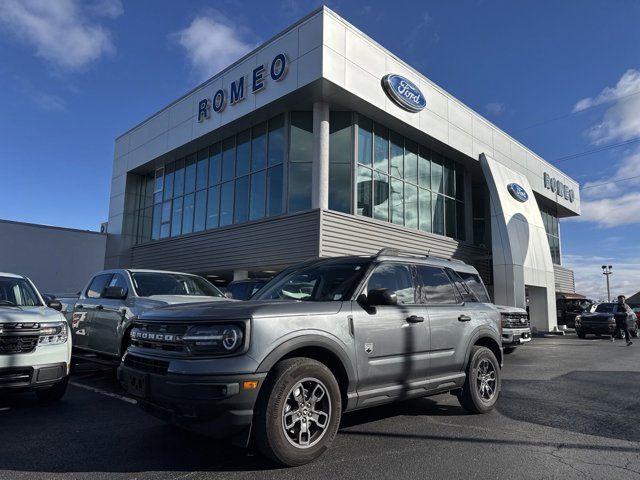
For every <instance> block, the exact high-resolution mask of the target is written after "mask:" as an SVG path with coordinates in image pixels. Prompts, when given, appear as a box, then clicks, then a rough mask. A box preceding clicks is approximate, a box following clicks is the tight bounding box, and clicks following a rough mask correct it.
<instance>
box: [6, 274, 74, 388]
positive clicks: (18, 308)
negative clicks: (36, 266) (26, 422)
mask: <svg viewBox="0 0 640 480" xmlns="http://www.w3.org/2000/svg"><path fill="white" fill-rule="evenodd" d="M61 308H62V305H60V302H57V301H56V300H55V299H49V300H48V303H47V302H45V300H44V299H43V298H42V295H40V293H39V292H38V289H37V288H36V287H35V285H34V284H33V283H32V282H31V280H29V279H28V278H27V277H24V276H22V275H14V274H11V273H0V394H1V393H2V392H6V391H34V392H35V393H36V395H37V396H38V398H39V399H40V400H42V401H54V400H59V399H60V398H62V396H63V395H64V393H65V391H66V389H67V383H68V379H69V377H68V375H69V365H70V362H71V338H70V332H69V327H68V325H67V322H66V320H65V318H64V316H63V315H62V314H61V313H60V311H59V310H60V309H61Z"/></svg>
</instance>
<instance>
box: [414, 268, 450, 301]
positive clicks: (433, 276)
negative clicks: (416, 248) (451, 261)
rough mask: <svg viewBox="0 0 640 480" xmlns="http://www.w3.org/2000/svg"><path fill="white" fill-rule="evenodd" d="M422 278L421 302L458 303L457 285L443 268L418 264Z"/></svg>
mask: <svg viewBox="0 0 640 480" xmlns="http://www.w3.org/2000/svg"><path fill="white" fill-rule="evenodd" d="M416 269H417V273H418V278H419V279H420V285H421V287H420V294H419V295H418V298H419V300H420V303H458V299H457V297H456V291H455V287H454V286H453V284H452V283H451V280H449V277H448V276H447V274H446V273H445V272H444V270H442V269H441V268H437V267H430V266H427V265H416Z"/></svg>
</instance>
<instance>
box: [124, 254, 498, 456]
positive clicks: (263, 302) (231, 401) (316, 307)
mask: <svg viewBox="0 0 640 480" xmlns="http://www.w3.org/2000/svg"><path fill="white" fill-rule="evenodd" d="M458 271H460V272H461V273H465V272H472V273H473V274H475V275H476V276H477V271H475V269H473V267H469V266H467V265H465V264H464V263H462V262H457V261H449V260H443V259H438V258H434V257H431V256H415V255H407V254H402V253H401V252H397V251H393V250H388V249H385V250H383V251H381V252H379V253H378V254H377V255H374V256H371V257H338V258H329V259H320V260H315V261H310V262H306V263H303V264H301V265H298V266H296V267H294V268H289V269H287V270H285V271H283V272H281V273H280V274H279V275H277V276H276V277H274V278H273V279H272V280H271V281H270V282H269V283H268V284H267V285H265V286H264V287H263V288H262V289H261V290H260V291H259V292H258V293H257V294H256V295H255V296H254V297H253V298H252V299H251V300H249V301H247V302H237V303H226V304H222V305H216V306H213V305H211V304H193V305H173V306H168V307H163V308H158V309H155V310H152V311H148V312H145V313H143V314H142V315H140V317H139V318H138V319H137V320H136V321H135V322H134V328H133V330H132V332H131V345H130V347H129V349H128V350H127V352H126V354H125V355H124V357H123V360H122V363H121V366H120V368H119V369H118V377H119V380H120V382H121V383H122V385H123V387H124V388H125V389H126V390H127V391H128V392H129V393H130V394H131V395H134V396H135V397H137V398H138V399H139V400H138V404H139V405H140V406H141V407H142V408H143V409H145V410H146V411H148V412H149V413H151V414H153V415H155V416H157V417H159V418H163V419H165V420H167V421H169V422H172V423H174V424H177V425H180V426H182V427H185V428H188V429H191V430H195V431H198V432H202V433H206V434H208V435H211V436H214V437H218V438H226V437H231V438H232V439H233V442H234V443H235V444H239V445H247V442H248V441H249V436H250V433H251V435H252V436H253V439H254V440H255V444H256V445H257V447H258V449H259V450H260V452H262V453H263V454H264V455H266V456H267V457H269V458H271V459H273V460H274V461H276V462H278V463H281V464H283V465H290V466H291V465H302V464H305V463H307V462H310V461H312V460H314V459H315V458H317V457H318V456H320V455H321V454H322V452H324V451H325V450H326V449H327V448H328V447H329V446H330V445H331V443H332V442H333V439H334V437H335V435H336V432H337V430H338V426H339V424H340V417H341V415H342V413H343V412H349V411H352V410H356V409H360V408H365V407H369V406H374V405H381V404H384V403H388V402H393V401H397V400H403V399H406V398H410V397H420V396H427V395H434V394H438V393H443V392H452V393H454V394H455V395H456V396H457V398H458V400H459V401H460V404H461V405H462V406H463V407H464V408H465V409H466V410H467V411H469V412H472V413H485V412H488V411H490V410H492V409H493V407H494V405H495V403H496V401H497V399H498V396H499V392H500V378H501V377H500V372H501V366H502V349H501V346H500V344H501V336H500V313H499V312H498V311H497V310H496V309H495V307H494V306H493V305H491V304H488V303H485V302H480V301H478V298H477V297H476V295H474V294H473V291H472V290H471V289H470V288H469V287H468V286H467V283H465V282H464V281H462V280H461V277H460V275H459V274H458V273H457V272H458ZM479 278H480V277H479V276H477V282H478V283H479V286H478V288H479V287H482V288H483V289H484V285H482V281H481V280H480V279H479ZM301 285H304V286H305V287H304V288H301Z"/></svg>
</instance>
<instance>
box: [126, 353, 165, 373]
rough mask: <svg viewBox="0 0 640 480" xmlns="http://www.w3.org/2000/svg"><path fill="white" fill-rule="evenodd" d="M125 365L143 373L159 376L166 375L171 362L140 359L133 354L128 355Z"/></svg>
mask: <svg viewBox="0 0 640 480" xmlns="http://www.w3.org/2000/svg"><path fill="white" fill-rule="evenodd" d="M124 364H125V365H126V366H127V367H130V368H133V369H135V370H140V371H143V372H149V373H156V374H158V375H166V373H167V370H169V362H165V361H164V360H155V359H152V358H144V357H139V356H137V355H133V354H131V353H127V355H126V356H125V357H124Z"/></svg>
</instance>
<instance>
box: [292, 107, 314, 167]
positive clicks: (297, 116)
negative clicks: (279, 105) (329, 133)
mask: <svg viewBox="0 0 640 480" xmlns="http://www.w3.org/2000/svg"><path fill="white" fill-rule="evenodd" d="M312 157H313V114H312V112H291V128H290V130H289V162H291V163H296V162H311V160H312Z"/></svg>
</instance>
